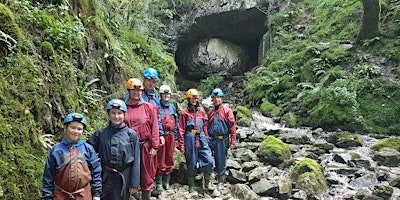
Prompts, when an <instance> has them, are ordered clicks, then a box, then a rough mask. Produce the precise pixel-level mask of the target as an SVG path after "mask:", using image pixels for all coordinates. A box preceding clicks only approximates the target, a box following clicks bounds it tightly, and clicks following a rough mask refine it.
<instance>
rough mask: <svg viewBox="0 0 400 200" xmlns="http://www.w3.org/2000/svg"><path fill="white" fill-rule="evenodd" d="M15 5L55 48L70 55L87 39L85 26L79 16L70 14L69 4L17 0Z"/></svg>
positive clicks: (22, 16) (23, 17)
mask: <svg viewBox="0 0 400 200" xmlns="http://www.w3.org/2000/svg"><path fill="white" fill-rule="evenodd" d="M15 7H16V8H15V9H17V10H18V11H21V12H19V13H18V14H19V17H20V18H22V19H24V20H27V22H29V23H30V25H31V26H34V28H33V29H36V30H38V31H39V30H40V31H41V32H40V33H39V34H40V35H41V37H42V38H45V39H46V41H47V42H50V43H51V44H53V46H54V47H55V50H57V51H60V52H66V53H67V55H68V54H69V55H70V54H71V53H72V50H73V49H79V48H82V47H83V45H84V43H85V41H86V39H87V34H86V31H85V27H84V26H83V23H82V22H81V21H80V19H79V18H77V17H76V16H75V15H70V14H69V7H68V6H67V5H63V4H61V5H57V6H55V5H51V4H50V5H41V4H35V5H32V4H30V2H29V1H17V2H16V4H15ZM55 13H59V15H55ZM29 28H32V27H29Z"/></svg>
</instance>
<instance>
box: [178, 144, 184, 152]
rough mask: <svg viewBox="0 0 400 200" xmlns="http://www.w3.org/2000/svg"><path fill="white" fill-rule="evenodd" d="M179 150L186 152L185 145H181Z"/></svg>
mask: <svg viewBox="0 0 400 200" xmlns="http://www.w3.org/2000/svg"><path fill="white" fill-rule="evenodd" d="M179 151H180V152H181V153H185V147H184V146H183V145H182V146H180V147H179Z"/></svg>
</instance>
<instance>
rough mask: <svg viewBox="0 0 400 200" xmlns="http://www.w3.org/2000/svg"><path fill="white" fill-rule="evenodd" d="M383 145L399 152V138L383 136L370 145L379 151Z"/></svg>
mask: <svg viewBox="0 0 400 200" xmlns="http://www.w3.org/2000/svg"><path fill="white" fill-rule="evenodd" d="M383 147H388V148H392V149H395V150H397V151H399V152H400V138H399V137H396V138H385V139H382V140H379V141H378V142H377V143H375V144H374V145H372V146H371V149H373V150H376V151H379V150H380V149H381V148H383Z"/></svg>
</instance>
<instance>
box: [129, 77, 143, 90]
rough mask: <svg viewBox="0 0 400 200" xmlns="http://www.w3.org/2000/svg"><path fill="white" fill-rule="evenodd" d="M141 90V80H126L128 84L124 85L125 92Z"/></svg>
mask: <svg viewBox="0 0 400 200" xmlns="http://www.w3.org/2000/svg"><path fill="white" fill-rule="evenodd" d="M135 88H136V89H141V90H143V83H142V81H141V80H139V79H137V78H131V79H129V80H128V82H127V83H126V89H127V90H133V89H135Z"/></svg>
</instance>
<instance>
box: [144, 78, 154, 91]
mask: <svg viewBox="0 0 400 200" xmlns="http://www.w3.org/2000/svg"><path fill="white" fill-rule="evenodd" d="M143 87H144V88H145V89H146V90H147V91H151V90H152V89H154V88H155V87H156V81H155V80H154V79H152V78H147V79H144V81H143Z"/></svg>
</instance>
